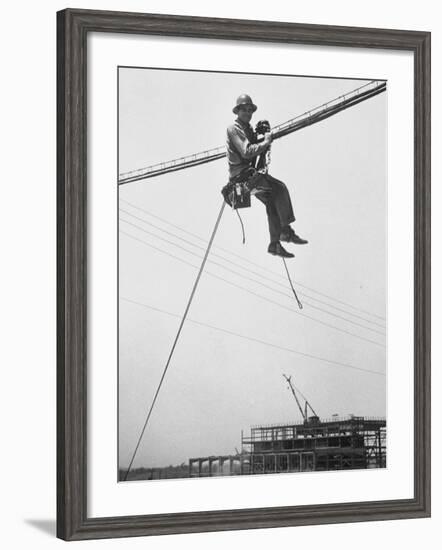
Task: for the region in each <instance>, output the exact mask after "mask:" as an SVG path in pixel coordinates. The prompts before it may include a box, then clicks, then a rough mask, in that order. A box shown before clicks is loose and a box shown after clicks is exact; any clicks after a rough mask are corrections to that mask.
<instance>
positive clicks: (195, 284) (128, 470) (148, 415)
mask: <svg viewBox="0 0 442 550" xmlns="http://www.w3.org/2000/svg"><path fill="white" fill-rule="evenodd" d="M225 205H226V203H225V202H224V200H223V204H222V206H221V209H220V211H219V214H218V218H217V220H216V223H215V227H214V228H213V230H212V235H211V237H210V240H209V244H208V245H207V249H206V252H205V254H204V258H203V261H202V263H201V266H200V268H199V271H198V275H197V277H196V279H195V282H194V283H193V288H192V292H191V293H190V297H189V300H188V302H187V306H186V309H185V311H184V314H183V317H182V319H181V323H180V326H179V327H178V332H177V334H176V336H175V340H174V342H173V344H172V348H171V350H170V353H169V357H168V358H167V361H166V366H165V367H164V370H163V374H162V375H161V379H160V383H159V384H158V387H157V390H156V392H155V395H154V398H153V401H152V404H151V406H150V409H149V412H148V413H147V417H146V421H145V422H144V426H143V429H142V430H141V434H140V437H139V438H138V442H137V445H136V447H135V450H134V452H133V455H132V458H131V461H130V463H129V467H128V468H127V471H126V474H125V476H124V481H126V480H127V476H128V475H129V472H130V469H131V468H132V464H133V461H134V460H135V455H136V454H137V451H138V447H139V446H140V443H141V440H142V439H143V435H144V432H145V431H146V427H147V424H148V422H149V419H150V416H151V414H152V411H153V408H154V405H155V402H156V400H157V397H158V394H159V393H160V389H161V386H162V384H163V380H164V378H165V376H166V372H167V369H168V368H169V365H170V361H171V359H172V355H173V353H174V351H175V347H176V345H177V343H178V338H179V337H180V334H181V330H182V328H183V326H184V322H185V320H186V317H187V313H188V312H189V309H190V305H191V303H192V300H193V297H194V296H195V292H196V289H197V287H198V283H199V281H200V278H201V275H202V273H203V270H204V266H205V265H206V261H207V257H208V256H209V252H210V249H211V248H212V243H213V241H214V239H215V235H216V232H217V231H218V227H219V224H220V222H221V217H222V215H223V212H224V207H225Z"/></svg>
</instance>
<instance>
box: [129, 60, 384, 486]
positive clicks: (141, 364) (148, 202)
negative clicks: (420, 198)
mask: <svg viewBox="0 0 442 550" xmlns="http://www.w3.org/2000/svg"><path fill="white" fill-rule="evenodd" d="M387 88H388V83H387V82H386V81H385V80H377V79H376V75H372V76H367V79H366V80H361V79H354V80H353V79H349V78H339V77H336V78H330V77H326V78H324V77H321V76H320V75H318V76H317V77H311V76H309V77H305V76H302V75H296V74H290V75H289V74H284V75H279V74H249V73H233V72H230V73H227V72H211V71H195V70H192V71H191V70H172V69H168V68H164V69H158V68H155V69H152V68H147V67H121V66H120V67H119V68H118V208H119V223H118V243H119V248H118V281H119V283H118V294H119V295H118V347H119V354H118V360H119V361H118V427H119V428H118V480H119V481H122V482H124V481H134V480H160V479H161V480H163V479H171V478H195V479H196V478H201V477H217V476H237V475H267V474H294V473H297V474H298V475H303V474H305V473H307V472H316V471H322V472H324V471H331V470H355V469H369V468H385V467H386V466H387V463H388V452H387V449H388V447H387V419H386V315H387V307H386V303H387V302H386V301H387V295H386V291H387V272H386V270H387V238H386V232H387V210H386V205H387V124H386V120H387V97H388V96H387V94H388V92H387Z"/></svg>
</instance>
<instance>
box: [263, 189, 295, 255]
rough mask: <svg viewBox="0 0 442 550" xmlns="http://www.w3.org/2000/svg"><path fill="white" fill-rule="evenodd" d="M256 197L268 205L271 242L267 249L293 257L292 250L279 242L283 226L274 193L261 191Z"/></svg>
mask: <svg viewBox="0 0 442 550" xmlns="http://www.w3.org/2000/svg"><path fill="white" fill-rule="evenodd" d="M256 198H257V199H259V200H260V201H261V202H262V203H264V205H265V207H266V213H267V220H268V223H269V233H270V244H269V247H268V249H267V251H268V252H270V254H274V255H276V256H282V257H284V258H293V256H294V255H293V254H291V253H290V252H287V251H286V250H285V249H284V248H283V247H282V245H281V243H280V242H279V238H280V235H281V231H282V228H281V223H280V220H279V216H278V212H277V210H276V207H275V203H274V200H273V196H272V194H271V193H267V192H260V193H257V194H256Z"/></svg>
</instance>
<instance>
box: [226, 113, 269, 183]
mask: <svg viewBox="0 0 442 550" xmlns="http://www.w3.org/2000/svg"><path fill="white" fill-rule="evenodd" d="M254 141H255V133H254V131H253V128H252V126H251V125H250V124H248V123H244V122H241V120H239V118H237V119H236V120H235V122H234V123H233V124H231V125H230V126H229V127H228V128H227V143H226V147H227V162H228V164H229V177H230V179H231V178H233V177H235V176H237V175H238V174H239V173H240V172H242V171H243V170H244V169H246V168H249V167H250V166H252V161H253V159H254V158H255V157H257V156H258V155H259V154H261V153H262V152H263V151H265V150H266V149H267V147H268V146H267V144H264V143H254Z"/></svg>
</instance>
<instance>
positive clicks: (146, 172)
mask: <svg viewBox="0 0 442 550" xmlns="http://www.w3.org/2000/svg"><path fill="white" fill-rule="evenodd" d="M386 89H387V83H386V82H385V81H379V80H373V81H371V82H369V83H367V84H364V85H363V86H359V87H358V88H356V89H355V90H352V91H350V92H348V93H347V94H343V95H340V96H339V97H337V98H335V99H333V100H330V101H328V102H326V103H323V104H322V105H319V106H318V107H315V108H313V109H311V110H309V111H306V112H305V113H302V114H301V115H298V116H297V117H295V118H292V119H290V120H288V121H286V122H284V123H282V124H279V125H277V126H275V127H274V128H272V135H273V139H274V140H275V139H279V138H281V137H284V136H286V135H288V134H291V133H292V132H296V131H297V130H301V129H302V128H306V127H307V126H311V125H312V124H316V123H317V122H321V121H323V120H325V119H327V118H329V117H331V116H333V115H335V114H337V113H340V112H341V111H344V110H345V109H348V108H350V107H353V106H354V105H357V104H358V103H361V102H362V101H366V100H367V99H370V98H372V97H374V96H376V95H378V94H380V93H382V92H385V90H386ZM225 156H226V148H225V146H224V145H223V146H220V147H215V148H213V149H208V150H206V151H202V152H200V153H195V154H193V155H188V156H184V157H180V158H177V159H173V160H170V161H165V162H160V163H158V164H153V165H152V166H147V167H145V168H140V169H137V170H131V171H129V172H124V173H122V174H120V175H119V177H118V184H119V185H125V184H128V183H134V182H136V181H141V180H145V179H147V178H153V177H155V176H161V175H163V174H168V173H170V172H176V171H177V170H184V169H185V168H191V167H193V166H199V165H201V164H206V163H208V162H213V161H215V160H218V159H221V158H224V157H225Z"/></svg>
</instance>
